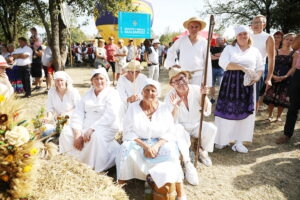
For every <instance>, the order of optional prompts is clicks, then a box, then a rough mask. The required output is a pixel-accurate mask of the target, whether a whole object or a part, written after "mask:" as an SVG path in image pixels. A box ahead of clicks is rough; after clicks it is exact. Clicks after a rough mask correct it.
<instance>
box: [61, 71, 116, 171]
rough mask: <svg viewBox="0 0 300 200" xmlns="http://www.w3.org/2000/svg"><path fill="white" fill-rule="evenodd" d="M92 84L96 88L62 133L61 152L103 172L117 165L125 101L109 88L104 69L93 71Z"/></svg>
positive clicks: (90, 92) (82, 101)
mask: <svg viewBox="0 0 300 200" xmlns="http://www.w3.org/2000/svg"><path fill="white" fill-rule="evenodd" d="M91 82H92V88H91V89H90V90H89V91H87V93H86V94H85V95H84V96H83V97H82V99H81V101H80V102H79V104H77V105H76V108H75V112H74V113H73V115H72V117H71V119H70V125H67V126H65V127H64V129H63V130H62V133H61V135H60V137H59V149H60V152H61V153H66V154H69V155H72V156H74V157H75V158H76V159H77V160H79V161H80V162H83V163H85V164H87V165H88V166H90V167H91V168H92V169H94V170H95V171H96V172H102V171H104V170H107V169H109V168H111V167H112V166H114V165H115V155H116V154H117V151H118V149H119V146H120V145H119V144H118V143H117V141H116V140H115V139H114V137H115V135H116V133H117V132H118V130H119V123H118V122H119V119H118V117H119V108H120V105H121V100H120V96H119V94H118V92H117V91H116V90H115V89H113V88H111V87H109V84H110V81H109V78H108V74H107V72H106V70H105V69H104V68H100V69H96V70H94V71H93V73H92V78H91Z"/></svg>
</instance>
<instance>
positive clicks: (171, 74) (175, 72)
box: [169, 67, 191, 83]
mask: <svg viewBox="0 0 300 200" xmlns="http://www.w3.org/2000/svg"><path fill="white" fill-rule="evenodd" d="M178 74H185V75H186V76H187V77H188V78H189V79H190V77H191V74H190V72H188V71H184V70H182V69H181V68H178V67H172V68H171V69H170V71H169V81H170V83H171V81H172V79H173V78H174V77H175V76H177V75H178Z"/></svg>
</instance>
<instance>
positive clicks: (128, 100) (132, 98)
mask: <svg viewBox="0 0 300 200" xmlns="http://www.w3.org/2000/svg"><path fill="white" fill-rule="evenodd" d="M138 100H139V95H137V94H135V95H132V96H131V97H128V99H127V102H129V103H133V102H135V101H138Z"/></svg>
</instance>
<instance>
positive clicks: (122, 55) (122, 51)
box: [115, 39, 128, 80]
mask: <svg viewBox="0 0 300 200" xmlns="http://www.w3.org/2000/svg"><path fill="white" fill-rule="evenodd" d="M127 53H128V49H127V47H126V46H124V40H122V39H119V41H118V49H117V54H116V55H115V56H116V61H117V62H116V72H117V80H118V79H119V77H120V75H121V74H123V73H124V72H123V71H124V70H123V69H124V67H125V65H126V57H127Z"/></svg>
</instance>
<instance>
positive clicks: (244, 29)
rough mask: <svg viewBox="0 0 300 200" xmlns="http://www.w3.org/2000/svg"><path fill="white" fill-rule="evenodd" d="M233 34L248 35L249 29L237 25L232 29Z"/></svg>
mask: <svg viewBox="0 0 300 200" xmlns="http://www.w3.org/2000/svg"><path fill="white" fill-rule="evenodd" d="M234 32H235V36H237V35H238V34H240V33H243V32H247V33H250V29H249V27H248V26H244V25H238V26H236V27H235V28H234Z"/></svg>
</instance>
